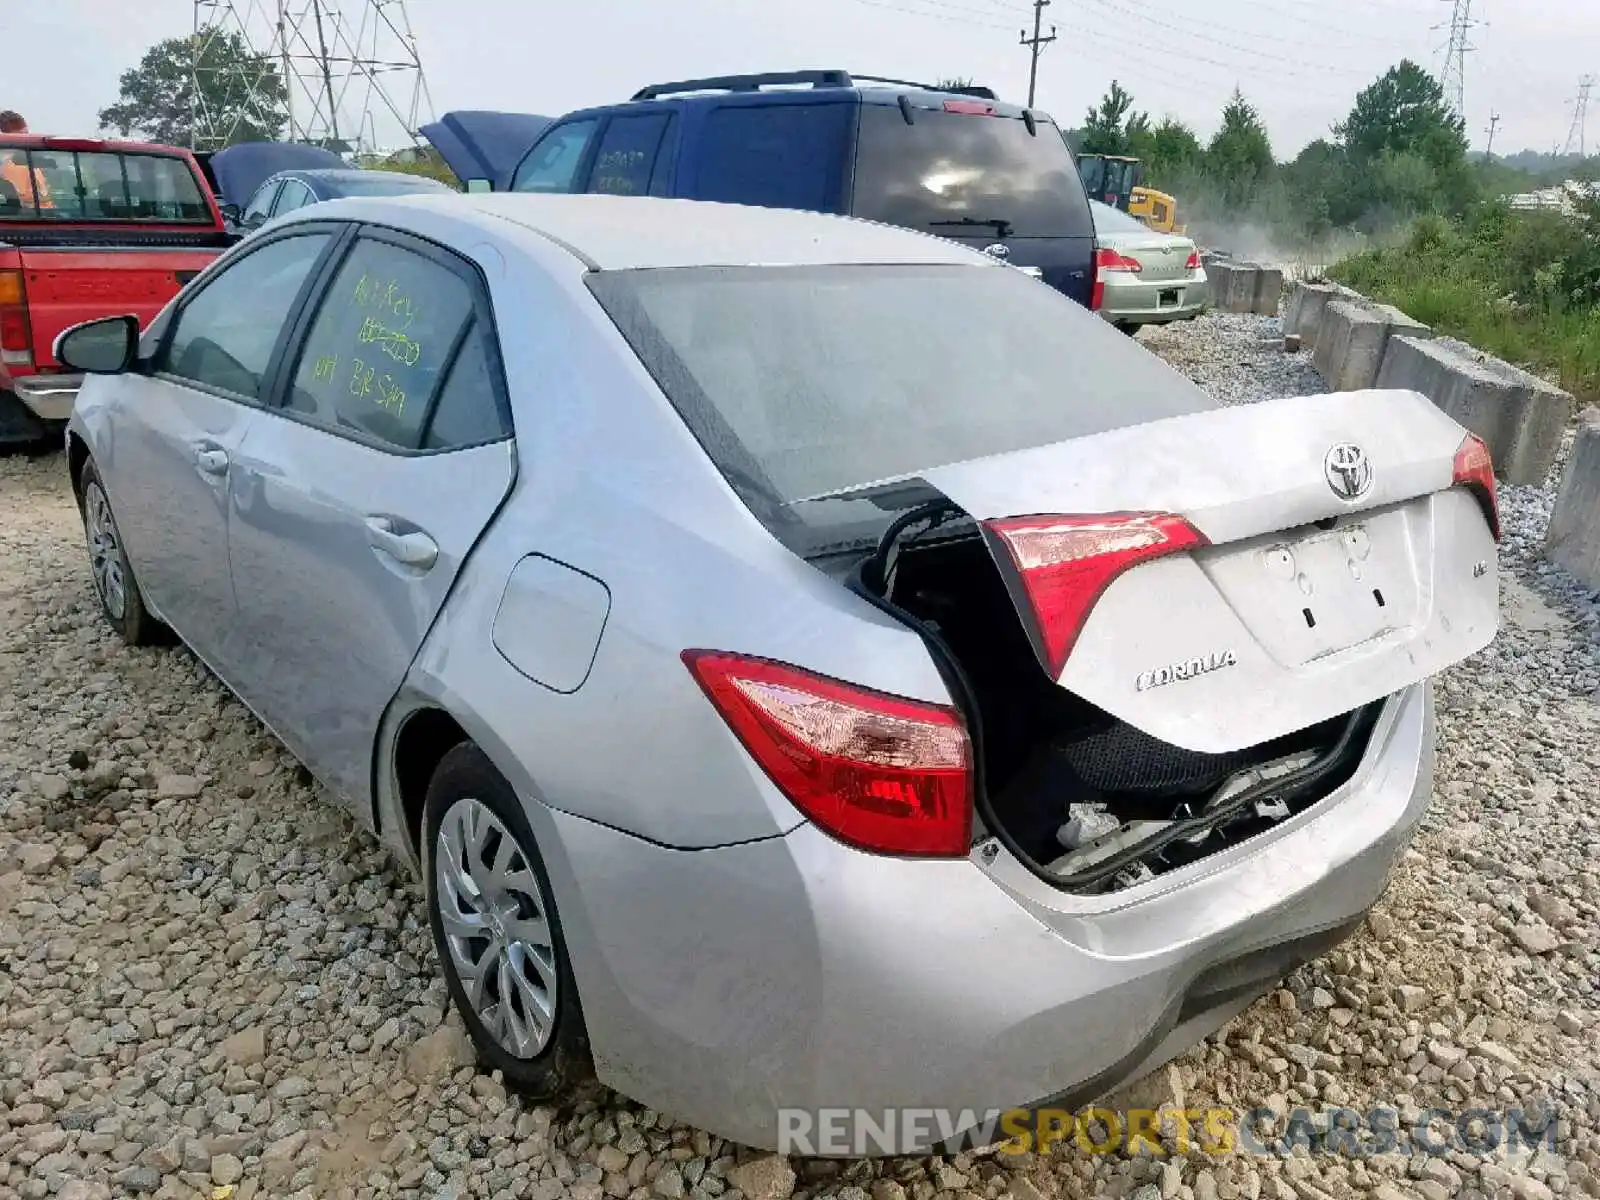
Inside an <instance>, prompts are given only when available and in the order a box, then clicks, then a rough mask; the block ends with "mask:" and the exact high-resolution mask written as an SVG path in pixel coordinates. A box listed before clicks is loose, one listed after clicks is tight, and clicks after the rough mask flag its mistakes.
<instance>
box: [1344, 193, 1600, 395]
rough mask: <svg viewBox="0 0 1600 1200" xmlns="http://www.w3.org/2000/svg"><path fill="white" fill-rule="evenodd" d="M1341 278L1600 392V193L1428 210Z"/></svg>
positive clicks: (1510, 357)
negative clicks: (1551, 202)
mask: <svg viewBox="0 0 1600 1200" xmlns="http://www.w3.org/2000/svg"><path fill="white" fill-rule="evenodd" d="M1329 274H1330V275H1332V276H1333V278H1335V279H1337V280H1339V281H1340V282H1342V283H1346V284H1348V285H1349V286H1351V287H1353V288H1355V289H1357V290H1358V291H1361V292H1364V293H1366V294H1367V295H1370V296H1372V297H1374V298H1376V299H1379V300H1382V301H1384V302H1385V303H1388V304H1393V305H1395V306H1397V307H1398V308H1400V309H1402V310H1404V311H1405V312H1407V313H1409V314H1410V315H1411V316H1413V317H1415V318H1416V319H1417V320H1419V321H1422V322H1423V323H1424V324H1427V325H1431V326H1432V327H1434V328H1435V329H1437V330H1438V331H1439V332H1440V333H1444V334H1448V335H1450V336H1452V337H1458V338H1460V339H1462V340H1463V341H1466V342H1470V343H1472V344H1473V345H1474V346H1477V347H1478V348H1480V349H1482V350H1485V351H1487V352H1488V353H1490V354H1493V355H1495V356H1497V357H1499V358H1503V359H1505V360H1507V361H1508V362H1513V363H1519V364H1522V365H1524V366H1527V367H1530V368H1532V369H1534V370H1536V371H1540V372H1542V373H1548V374H1552V375H1555V376H1557V377H1559V379H1560V380H1561V383H1562V386H1564V387H1566V388H1567V389H1568V390H1570V391H1572V392H1573V393H1574V394H1575V395H1577V396H1578V397H1579V399H1580V401H1581V402H1587V403H1592V402H1594V401H1596V400H1600V202H1596V203H1595V204H1594V206H1593V208H1592V209H1590V208H1588V207H1586V206H1583V205H1580V211H1579V212H1578V213H1577V215H1574V216H1566V215H1563V214H1560V213H1554V212H1535V213H1518V212H1513V211H1511V210H1510V209H1509V208H1508V207H1507V206H1505V205H1503V204H1491V205H1482V206H1479V207H1477V208H1475V209H1474V210H1472V211H1471V212H1469V213H1468V214H1467V215H1466V216H1465V218H1463V219H1462V220H1460V221H1449V220H1446V219H1445V218H1443V217H1441V216H1439V215H1437V214H1433V213H1429V214H1424V215H1423V216H1420V217H1418V218H1417V219H1416V220H1414V221H1413V222H1412V223H1411V225H1410V227H1409V228H1408V229H1407V230H1406V232H1405V234H1404V236H1403V237H1401V238H1400V239H1399V240H1398V241H1397V242H1396V243H1395V244H1394V245H1392V246H1390V247H1389V248H1387V249H1378V250H1368V251H1365V252H1363V253H1361V254H1355V255H1352V256H1350V257H1348V258H1346V259H1344V260H1343V261H1342V262H1340V263H1339V264H1338V265H1337V266H1335V267H1334V268H1333V269H1332V270H1331V271H1330V272H1329Z"/></svg>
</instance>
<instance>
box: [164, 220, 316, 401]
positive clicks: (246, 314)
mask: <svg viewBox="0 0 1600 1200" xmlns="http://www.w3.org/2000/svg"><path fill="white" fill-rule="evenodd" d="M328 237H329V235H328V234H326V233H308V234H303V235H300V236H298V237H291V238H284V239H282V240H281V241H275V242H269V243H267V244H266V245H265V246H262V247H261V248H260V249H259V250H255V251H252V252H251V253H249V254H247V255H245V256H244V257H243V258H241V259H239V260H238V261H237V262H235V263H232V264H230V265H229V266H227V267H224V268H223V269H222V270H221V271H219V272H218V273H217V275H216V276H215V277H214V278H213V279H211V280H210V282H208V283H207V284H206V285H205V287H204V288H202V289H201V290H200V292H199V293H198V294H196V295H195V296H194V297H193V298H192V299H191V300H189V301H188V302H187V303H186V304H185V305H184V306H183V309H182V310H181V311H180V312H179V313H178V317H177V324H176V327H175V328H174V329H173V331H172V337H171V339H170V340H169V341H168V343H167V348H166V352H165V353H164V354H163V355H162V357H161V361H160V364H159V366H158V369H159V370H160V371H161V372H162V373H164V374H167V375H174V376H177V377H178V378H179V379H186V380H189V381H191V382H194V383H198V384H203V385H205V386H206V387H210V388H217V389H219V390H221V391H224V392H228V393H230V394H232V395H235V396H239V397H242V398H245V399H248V400H260V399H262V388H263V385H264V383H265V381H266V374H267V366H268V364H270V363H271V361H272V351H273V348H274V347H275V346H276V345H277V343H278V337H279V335H280V334H281V333H282V331H283V326H284V322H285V321H287V320H288V317H289V314H290V312H291V311H292V310H293V309H294V306H295V301H296V300H297V299H299V296H300V291H301V289H302V288H303V287H304V286H305V284H306V280H307V279H308V278H309V277H310V274H311V269H312V267H313V266H315V265H316V262H317V259H318V258H319V257H320V256H321V254H322V251H323V250H324V249H325V248H326V246H327V244H328Z"/></svg>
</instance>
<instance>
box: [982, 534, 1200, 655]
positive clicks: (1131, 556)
mask: <svg viewBox="0 0 1600 1200" xmlns="http://www.w3.org/2000/svg"><path fill="white" fill-rule="evenodd" d="M983 525H984V528H985V529H987V530H988V531H989V533H991V534H992V535H993V536H994V537H996V538H998V539H999V541H1000V543H1001V544H1002V545H1003V546H1005V548H1006V550H1007V551H1008V552H1009V553H1010V555H1011V562H1012V564H1013V565H1014V566H1015V567H1016V569H1017V572H1018V574H1019V575H1021V577H1022V587H1023V590H1024V591H1025V592H1026V593H1027V596H1028V604H1029V606H1030V607H1031V608H1032V609H1033V618H1034V624H1035V625H1036V627H1037V629H1038V634H1039V641H1040V645H1041V648H1042V650H1043V657H1044V661H1045V666H1046V667H1047V668H1048V669H1049V671H1050V677H1051V678H1052V679H1054V678H1057V677H1058V676H1060V674H1061V672H1062V669H1063V668H1065V667H1066V665H1067V657H1068V656H1069V655H1070V654H1071V653H1072V647H1073V645H1074V644H1075V643H1076V642H1077V640H1078V635H1079V634H1080V633H1082V632H1083V626H1084V623H1085V622H1087V621H1088V619H1089V613H1090V612H1091V611H1092V610H1093V608H1094V606H1095V604H1096V602H1098V601H1099V599H1100V597H1101V596H1102V595H1103V594H1104V593H1105V590H1106V589H1107V588H1108V587H1110V586H1111V584H1112V582H1113V581H1114V580H1115V579H1116V578H1117V576H1119V575H1121V574H1122V573H1123V572H1125V571H1128V570H1130V569H1131V568H1133V567H1136V566H1138V565H1139V564H1140V563H1142V562H1148V561H1149V560H1150V559H1153V558H1160V557H1161V556H1163V555H1166V554H1175V553H1177V552H1179V551H1182V550H1192V549H1194V548H1196V547H1198V546H1205V545H1208V544H1209V541H1208V539H1207V538H1206V536H1205V534H1203V533H1201V532H1200V531H1199V530H1198V529H1196V528H1195V527H1194V526H1193V525H1191V524H1189V522H1188V521H1186V520H1184V519H1183V518H1182V517H1177V516H1173V515H1171V514H1170V513H1108V514H1104V515H1099V516H1060V517H1043V516H1041V517H1007V518H1004V519H1001V520H994V521H985V522H984V523H983Z"/></svg>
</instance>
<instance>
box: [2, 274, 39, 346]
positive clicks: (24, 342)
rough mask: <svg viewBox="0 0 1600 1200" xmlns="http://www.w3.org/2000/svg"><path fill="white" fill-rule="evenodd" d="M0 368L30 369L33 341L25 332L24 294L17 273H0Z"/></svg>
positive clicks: (25, 301)
mask: <svg viewBox="0 0 1600 1200" xmlns="http://www.w3.org/2000/svg"><path fill="white" fill-rule="evenodd" d="M0 365H4V366H8V367H31V366H32V365H33V337H32V334H31V333H30V331H29V329H28V293H27V291H26V290H24V288H23V286H22V272H21V271H0Z"/></svg>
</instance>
